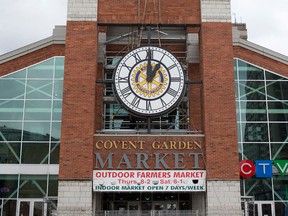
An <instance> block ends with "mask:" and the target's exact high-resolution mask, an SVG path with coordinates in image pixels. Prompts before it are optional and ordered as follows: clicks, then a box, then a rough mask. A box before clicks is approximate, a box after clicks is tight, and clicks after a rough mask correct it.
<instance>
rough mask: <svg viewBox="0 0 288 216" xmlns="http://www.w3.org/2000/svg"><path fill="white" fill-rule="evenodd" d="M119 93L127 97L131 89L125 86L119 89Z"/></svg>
mask: <svg viewBox="0 0 288 216" xmlns="http://www.w3.org/2000/svg"><path fill="white" fill-rule="evenodd" d="M121 93H122V95H123V97H125V98H127V97H128V96H129V95H130V94H131V93H132V91H131V89H130V87H129V86H127V87H126V88H124V89H121Z"/></svg>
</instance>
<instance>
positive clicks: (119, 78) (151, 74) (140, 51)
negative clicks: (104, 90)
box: [113, 46, 185, 116]
mask: <svg viewBox="0 0 288 216" xmlns="http://www.w3.org/2000/svg"><path fill="white" fill-rule="evenodd" d="M113 80H114V93H115V95H116V96H117V99H118V101H119V102H120V103H121V104H122V105H123V106H124V107H125V108H127V109H128V110H129V111H130V112H132V113H134V114H136V115H141V116H160V115H163V114H165V113H167V112H169V111H171V110H172V109H173V108H175V106H177V104H178V103H179V102H180V100H181V98H182V96H183V94H184V88H185V78H184V73H183V69H182V67H181V64H180V63H179V61H178V60H177V59H176V58H175V57H174V56H173V55H172V54H171V53H170V52H168V51H166V50H164V49H162V48H159V47H153V46H146V47H140V48H137V49H134V50H132V51H131V52H129V53H128V54H127V55H126V56H124V57H123V58H122V59H121V61H120V62H119V63H118V65H117V67H116V69H115V72H114V78H113Z"/></svg>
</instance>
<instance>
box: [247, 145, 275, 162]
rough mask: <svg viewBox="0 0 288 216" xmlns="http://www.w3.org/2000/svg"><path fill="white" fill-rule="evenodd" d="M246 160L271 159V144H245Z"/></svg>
mask: <svg viewBox="0 0 288 216" xmlns="http://www.w3.org/2000/svg"><path fill="white" fill-rule="evenodd" d="M243 149H244V152H243V153H244V159H245V160H246V159H247V160H252V161H255V160H268V159H270V154H269V144H268V143H267V144H264V143H260V144H258V143H243Z"/></svg>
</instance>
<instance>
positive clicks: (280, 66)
mask: <svg viewBox="0 0 288 216" xmlns="http://www.w3.org/2000/svg"><path fill="white" fill-rule="evenodd" d="M233 53H234V57H235V58H240V59H242V60H245V61H247V62H250V63H252V64H255V65H257V66H259V67H263V68H265V69H267V70H271V71H273V72H275V73H278V74H281V75H283V76H286V77H288V65H287V64H284V63H281V62H279V61H276V60H274V59H271V58H268V57H266V56H264V55H261V54H259V53H256V52H253V51H251V50H248V49H245V48H242V47H239V46H234V47H233Z"/></svg>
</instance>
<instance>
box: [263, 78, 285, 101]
mask: <svg viewBox="0 0 288 216" xmlns="http://www.w3.org/2000/svg"><path fill="white" fill-rule="evenodd" d="M267 99H268V100H288V82H267Z"/></svg>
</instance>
